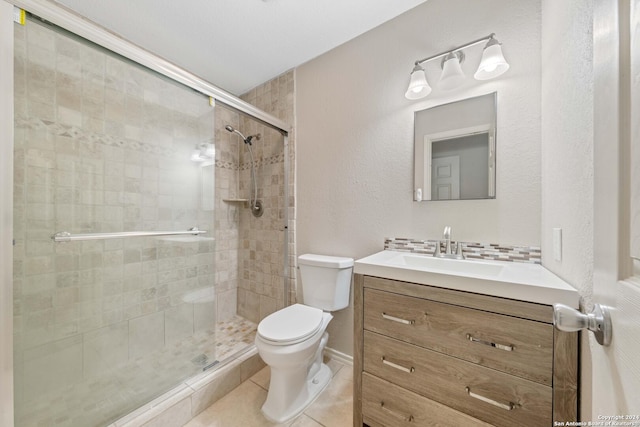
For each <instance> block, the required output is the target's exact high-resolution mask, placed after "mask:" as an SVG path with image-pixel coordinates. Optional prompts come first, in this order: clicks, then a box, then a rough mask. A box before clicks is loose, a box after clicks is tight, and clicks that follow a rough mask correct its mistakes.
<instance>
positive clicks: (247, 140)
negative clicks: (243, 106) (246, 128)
mask: <svg viewBox="0 0 640 427" xmlns="http://www.w3.org/2000/svg"><path fill="white" fill-rule="evenodd" d="M224 128H225V129H226V130H227V131H229V132H231V133H237V134H238V135H240V138H242V140H243V141H244V143H245V144H249V145H251V140H252V139H253V138H255V139H257V140H260V136H261V135H260V134H259V133H258V134H255V135H249V136H244V135H243V134H242V132H240V131H239V130H238V129H235V128H234V127H233V126H231V125H226V126H225V127H224Z"/></svg>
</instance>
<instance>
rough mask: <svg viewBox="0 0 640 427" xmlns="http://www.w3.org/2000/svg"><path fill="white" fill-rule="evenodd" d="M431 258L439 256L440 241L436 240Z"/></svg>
mask: <svg viewBox="0 0 640 427" xmlns="http://www.w3.org/2000/svg"><path fill="white" fill-rule="evenodd" d="M433 256H435V257H439V256H440V240H436V250H435V251H434V252H433Z"/></svg>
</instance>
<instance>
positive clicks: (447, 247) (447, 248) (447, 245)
mask: <svg viewBox="0 0 640 427" xmlns="http://www.w3.org/2000/svg"><path fill="white" fill-rule="evenodd" d="M442 234H443V237H444V253H445V255H451V227H449V226H448V225H447V226H446V227H445V228H444V233H442Z"/></svg>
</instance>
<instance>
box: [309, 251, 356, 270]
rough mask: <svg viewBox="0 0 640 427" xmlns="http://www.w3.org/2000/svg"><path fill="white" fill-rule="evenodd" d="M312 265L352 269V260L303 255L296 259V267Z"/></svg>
mask: <svg viewBox="0 0 640 427" xmlns="http://www.w3.org/2000/svg"><path fill="white" fill-rule="evenodd" d="M300 264H302V265H313V266H315V267H327V268H347V267H353V258H346V257H339V256H328V255H315V254H304V255H300V256H299V257H298V265H300Z"/></svg>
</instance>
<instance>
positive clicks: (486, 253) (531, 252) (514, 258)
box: [384, 237, 540, 264]
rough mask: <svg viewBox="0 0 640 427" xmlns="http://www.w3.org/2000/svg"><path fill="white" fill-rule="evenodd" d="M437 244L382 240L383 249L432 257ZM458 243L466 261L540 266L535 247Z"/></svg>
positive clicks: (453, 245)
mask: <svg viewBox="0 0 640 427" xmlns="http://www.w3.org/2000/svg"><path fill="white" fill-rule="evenodd" d="M438 242H442V241H441V240H420V239H409V238H404V237H393V238H386V239H385V240H384V249H385V250H393V251H404V252H414V253H421V254H429V255H433V253H434V252H435V250H436V244H437V243H438ZM457 243H458V242H456V241H453V240H452V241H451V246H452V247H453V248H455V245H457ZM460 243H462V254H463V255H464V257H465V258H467V259H489V260H496V261H510V262H524V263H529V264H540V248H539V247H537V246H512V245H500V244H498V243H475V242H460ZM443 246H444V245H443ZM442 250H444V247H442Z"/></svg>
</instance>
